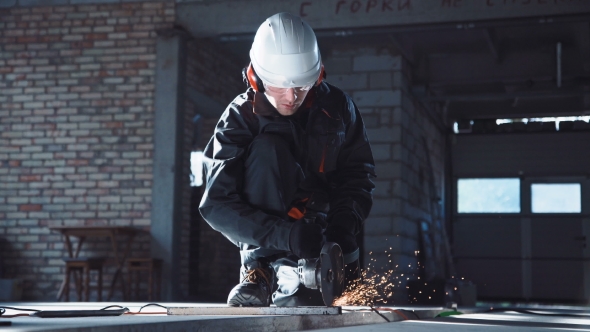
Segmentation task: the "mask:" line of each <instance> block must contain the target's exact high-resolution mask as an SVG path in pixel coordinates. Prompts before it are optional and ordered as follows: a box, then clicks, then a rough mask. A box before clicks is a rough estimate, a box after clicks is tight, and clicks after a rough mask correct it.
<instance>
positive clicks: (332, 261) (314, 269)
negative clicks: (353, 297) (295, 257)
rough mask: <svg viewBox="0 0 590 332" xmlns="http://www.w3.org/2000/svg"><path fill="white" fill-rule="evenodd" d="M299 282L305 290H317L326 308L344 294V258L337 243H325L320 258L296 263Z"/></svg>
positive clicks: (301, 260) (300, 260) (302, 259)
mask: <svg viewBox="0 0 590 332" xmlns="http://www.w3.org/2000/svg"><path fill="white" fill-rule="evenodd" d="M297 265H298V266H297V272H298V273H299V281H300V282H301V284H303V285H304V286H305V287H307V288H311V289H319V290H320V292H321V293H322V299H323V300H324V304H325V305H326V306H332V303H333V302H334V299H336V298H337V297H339V296H341V295H342V292H344V257H343V255H342V249H341V248H340V246H339V245H338V244H337V243H334V242H326V243H325V244H324V246H323V247H322V251H321V253H320V257H318V258H310V259H305V258H301V259H299V261H298V262H297Z"/></svg>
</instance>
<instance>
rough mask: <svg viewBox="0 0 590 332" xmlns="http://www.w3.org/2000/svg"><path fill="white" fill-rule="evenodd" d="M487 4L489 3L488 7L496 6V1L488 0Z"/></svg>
mask: <svg viewBox="0 0 590 332" xmlns="http://www.w3.org/2000/svg"><path fill="white" fill-rule="evenodd" d="M504 1H506V0H504ZM486 4H487V5H488V7H494V3H493V2H492V0H486Z"/></svg>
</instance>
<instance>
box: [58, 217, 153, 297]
mask: <svg viewBox="0 0 590 332" xmlns="http://www.w3.org/2000/svg"><path fill="white" fill-rule="evenodd" d="M49 229H50V230H52V231H57V232H60V233H61V234H62V235H64V237H65V241H66V248H67V249H68V255H69V257H70V258H77V257H78V254H80V249H81V248H82V244H83V243H84V241H85V240H86V238H90V237H108V238H110V239H111V245H112V249H113V256H114V258H115V264H116V266H117V270H116V271H115V275H114V276H113V280H112V281H111V286H110V287H109V295H108V296H107V301H110V300H111V297H112V296H113V292H114V289H115V283H116V282H117V279H119V280H120V282H121V288H122V291H123V297H124V299H125V300H126V297H127V292H126V290H125V282H124V281H123V278H122V276H120V274H121V270H122V269H123V266H124V264H125V260H126V259H127V256H128V255H129V250H130V249H131V243H132V242H133V239H134V238H135V235H137V234H138V233H141V232H143V230H141V229H139V228H135V227H129V226H56V227H49ZM117 235H122V236H125V237H127V242H126V244H125V248H124V250H123V253H122V255H121V254H120V253H119V247H118V246H117V241H116V238H115V237H116V236H117ZM71 237H76V238H78V243H77V245H76V250H75V251H74V250H73V248H72V241H71V239H70V238H71ZM68 286H69V285H65V280H64V281H63V282H62V284H61V287H60V289H59V292H58V293H57V299H58V301H59V300H60V299H61V297H62V296H63V292H64V288H65V287H68Z"/></svg>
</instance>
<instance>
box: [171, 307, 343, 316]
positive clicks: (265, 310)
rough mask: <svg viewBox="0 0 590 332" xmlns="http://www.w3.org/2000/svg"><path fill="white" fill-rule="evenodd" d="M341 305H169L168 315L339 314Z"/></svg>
mask: <svg viewBox="0 0 590 332" xmlns="http://www.w3.org/2000/svg"><path fill="white" fill-rule="evenodd" d="M341 314H342V307H274V306H271V307H170V308H168V315H341Z"/></svg>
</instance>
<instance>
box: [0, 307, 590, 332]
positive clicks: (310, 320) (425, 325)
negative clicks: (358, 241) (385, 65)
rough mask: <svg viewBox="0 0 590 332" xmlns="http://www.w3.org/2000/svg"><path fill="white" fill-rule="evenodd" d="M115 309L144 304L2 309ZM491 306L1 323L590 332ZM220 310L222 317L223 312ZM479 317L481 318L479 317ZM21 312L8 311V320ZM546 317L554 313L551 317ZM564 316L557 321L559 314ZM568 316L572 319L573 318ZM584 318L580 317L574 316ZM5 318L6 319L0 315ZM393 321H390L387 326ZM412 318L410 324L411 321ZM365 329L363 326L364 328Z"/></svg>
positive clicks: (579, 322)
mask: <svg viewBox="0 0 590 332" xmlns="http://www.w3.org/2000/svg"><path fill="white" fill-rule="evenodd" d="M111 304H119V305H121V304H122V305H124V306H126V307H128V308H129V309H130V311H132V312H137V311H138V310H139V308H140V307H141V306H142V305H144V304H145V303H129V302H127V303H106V302H101V303H63V302H61V303H0V307H1V306H10V307H19V308H31V309H40V310H72V309H100V308H104V307H106V306H108V305H111ZM161 304H162V305H164V306H166V307H195V308H202V307H208V308H211V307H216V308H220V310H221V311H223V310H225V309H227V307H226V306H225V305H222V304H205V303H161ZM488 309H489V308H488V307H478V308H459V311H461V312H464V314H463V315H454V316H450V317H445V318H435V316H436V315H438V314H439V313H441V312H448V311H450V310H448V309H445V308H436V307H387V308H382V309H380V313H381V315H382V316H380V315H378V314H377V313H374V312H371V311H370V310H369V308H366V307H344V308H343V311H342V314H341V315H235V314H232V315H190V316H180V315H179V316H169V315H166V314H164V312H165V310H164V309H163V308H158V307H147V308H145V309H143V310H142V312H146V313H147V312H150V313H152V314H146V315H123V316H117V317H77V318H38V317H28V316H27V317H14V318H0V324H2V323H3V322H10V323H11V326H2V325H0V330H1V331H76V332H82V331H92V332H99V331H100V332H102V331H130V330H133V331H138V332H139V331H141V332H143V331H150V332H151V331H154V332H155V331H179V330H182V331H232V330H233V331H303V330H315V331H326V332H327V331H330V332H349V331H363V332H370V331H391V330H395V331H411V332H421V331H438V332H445V331H473V330H477V331H544V330H547V331H548V330H552V331H590V308H587V307H556V306H551V307H549V306H536V307H532V306H528V307H521V308H520V309H530V310H535V312H536V313H544V314H545V315H539V314H526V313H517V312H511V311H506V312H502V311H500V312H490V313H486V312H484V311H486V310H488ZM221 311H220V312H221ZM478 312H479V313H478ZM16 313H23V312H17V311H14V310H7V312H6V313H5V316H6V315H12V314H16ZM547 314H551V315H552V316H549V315H547ZM558 314H559V315H560V316H557V315H558ZM568 315H569V316H568ZM572 315H580V316H579V317H571V316H572ZM0 317H1V316H0ZM386 319H387V320H389V321H391V322H389V323H388V322H387V321H386ZM406 319H408V320H406ZM360 325H362V326H360Z"/></svg>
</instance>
